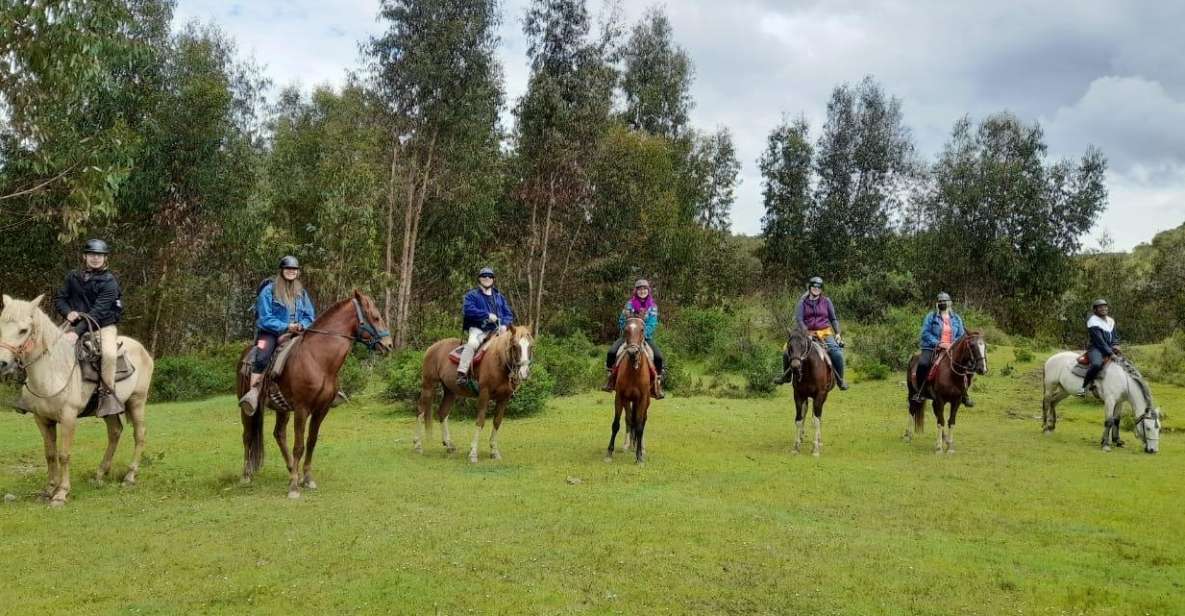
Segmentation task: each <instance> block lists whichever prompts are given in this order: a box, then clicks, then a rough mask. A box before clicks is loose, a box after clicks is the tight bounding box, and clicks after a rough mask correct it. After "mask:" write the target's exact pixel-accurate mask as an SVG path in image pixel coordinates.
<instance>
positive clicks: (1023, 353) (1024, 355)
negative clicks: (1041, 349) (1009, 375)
mask: <svg viewBox="0 0 1185 616" xmlns="http://www.w3.org/2000/svg"><path fill="white" fill-rule="evenodd" d="M1015 356H1016V361H1018V362H1020V363H1022V364H1023V363H1027V362H1031V361H1033V352H1032V351H1030V350H1028V349H1026V348H1024V347H1017V349H1016V352H1015Z"/></svg>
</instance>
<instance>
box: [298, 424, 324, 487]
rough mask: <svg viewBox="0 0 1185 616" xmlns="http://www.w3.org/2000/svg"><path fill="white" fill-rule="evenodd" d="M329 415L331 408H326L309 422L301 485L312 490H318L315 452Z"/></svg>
mask: <svg viewBox="0 0 1185 616" xmlns="http://www.w3.org/2000/svg"><path fill="white" fill-rule="evenodd" d="M328 414H329V407H325V408H323V409H321V410H319V411H316V412H315V413H313V418H312V420H310V421H309V436H308V445H307V446H306V448H305V453H304V479H303V480H302V481H301V485H302V486H304V487H306V488H308V489H310V490H316V489H317V482H316V481H314V480H313V450H314V449H316V448H317V436H318V435H319V434H321V422H322V421H325V416H326V415H328Z"/></svg>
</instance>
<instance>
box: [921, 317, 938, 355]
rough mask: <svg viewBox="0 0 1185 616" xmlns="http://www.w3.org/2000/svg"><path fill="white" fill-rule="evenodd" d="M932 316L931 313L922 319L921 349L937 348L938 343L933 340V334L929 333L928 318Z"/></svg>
mask: <svg viewBox="0 0 1185 616" xmlns="http://www.w3.org/2000/svg"><path fill="white" fill-rule="evenodd" d="M933 315H934V313H933V312H931V313H929V314H927V315H926V317H925V318H924V319H922V348H923V349H932V348H934V347H935V346H938V341H937V340H935V339H934V336H933V334H931V333H930V318H931V317H932V316H933Z"/></svg>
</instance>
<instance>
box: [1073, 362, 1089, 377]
mask: <svg viewBox="0 0 1185 616" xmlns="http://www.w3.org/2000/svg"><path fill="white" fill-rule="evenodd" d="M1089 369H1090V364H1087V365H1085V366H1083V365H1082V364H1074V367H1073V368H1070V374H1073V375H1074V376H1076V377H1078V378H1080V379H1084V378H1086V371H1087V370H1089Z"/></svg>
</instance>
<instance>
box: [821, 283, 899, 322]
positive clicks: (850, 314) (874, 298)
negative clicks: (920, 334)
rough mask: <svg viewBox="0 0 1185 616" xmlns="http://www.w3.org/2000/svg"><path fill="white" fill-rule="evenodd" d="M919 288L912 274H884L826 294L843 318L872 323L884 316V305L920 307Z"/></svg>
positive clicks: (832, 287) (840, 286)
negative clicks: (917, 305) (918, 305)
mask: <svg viewBox="0 0 1185 616" xmlns="http://www.w3.org/2000/svg"><path fill="white" fill-rule="evenodd" d="M917 288H918V284H917V282H916V281H915V280H914V278H913V274H912V273H910V272H890V271H882V272H873V273H870V274H867V275H865V276H862V277H860V278H853V279H849V280H846V281H844V282H843V283H841V284H838V285H834V286H831V287H829V288H828V291H827V292H828V295H830V296H831V299H832V301H834V302H835V306H836V312H838V313H839V316H840V318H841V319H842V318H847V319H850V320H854V321H873V320H879V319H881V318H882V317H883V315H884V313H885V306H908V305H915V304H918V303H919V300H920V298H919V297H918V293H917ZM841 311H842V312H841ZM918 321H919V322H920V321H921V316H920V315H919V317H918Z"/></svg>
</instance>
